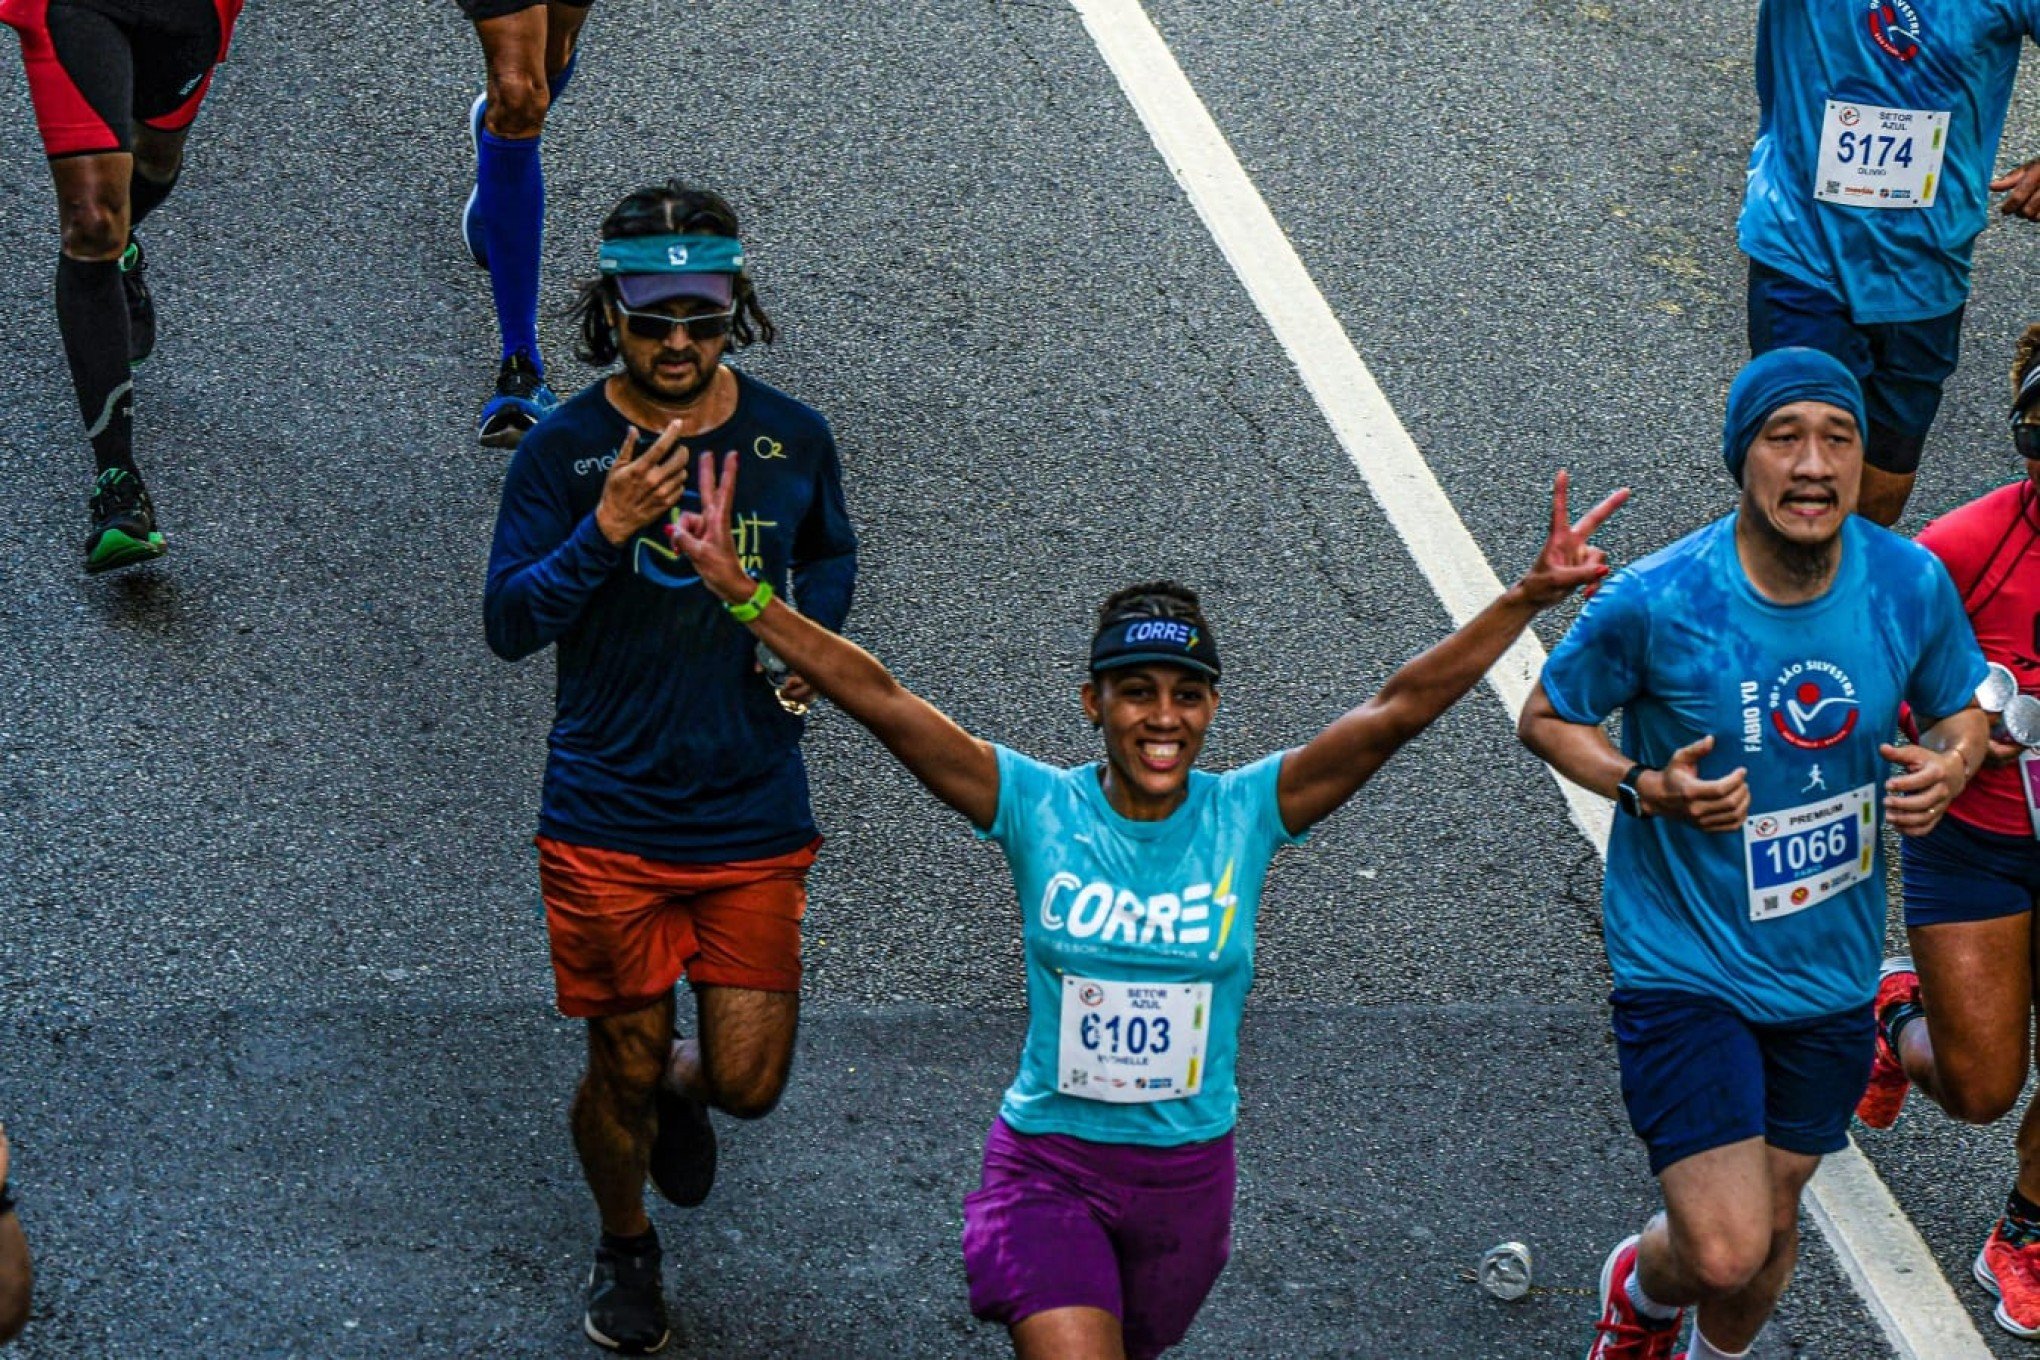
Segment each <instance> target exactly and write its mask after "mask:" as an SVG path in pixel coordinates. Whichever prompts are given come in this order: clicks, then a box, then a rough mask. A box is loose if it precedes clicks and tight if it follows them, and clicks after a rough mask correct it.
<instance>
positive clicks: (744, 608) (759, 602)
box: [723, 581, 772, 623]
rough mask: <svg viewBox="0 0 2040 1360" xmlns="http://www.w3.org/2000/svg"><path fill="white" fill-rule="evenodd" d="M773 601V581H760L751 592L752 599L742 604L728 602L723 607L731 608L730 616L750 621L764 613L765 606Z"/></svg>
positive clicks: (742, 620)
mask: <svg viewBox="0 0 2040 1360" xmlns="http://www.w3.org/2000/svg"><path fill="white" fill-rule="evenodd" d="M771 603H772V583H771V582H770V581H760V582H759V583H758V588H757V589H756V590H754V591H752V592H751V598H750V599H748V600H746V601H744V602H743V603H742V604H729V603H727V602H726V603H724V605H723V608H724V609H727V610H729V611H730V617H731V618H733V619H735V620H736V621H737V622H738V623H749V622H750V621H751V620H752V619H755V618H757V617H758V616H759V615H760V614H762V613H764V612H765V606H766V605H768V604H771Z"/></svg>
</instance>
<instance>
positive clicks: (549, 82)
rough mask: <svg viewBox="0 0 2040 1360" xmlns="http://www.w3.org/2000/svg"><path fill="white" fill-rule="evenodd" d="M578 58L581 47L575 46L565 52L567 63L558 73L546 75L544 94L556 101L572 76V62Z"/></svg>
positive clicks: (565, 90)
mask: <svg viewBox="0 0 2040 1360" xmlns="http://www.w3.org/2000/svg"><path fill="white" fill-rule="evenodd" d="M580 59H581V49H580V48H579V47H576V48H575V49H574V50H573V51H572V52H569V53H568V54H567V64H566V65H565V66H562V67H561V68H560V73H559V74H558V75H556V76H547V77H546V78H545V88H546V94H547V96H548V97H549V98H550V99H552V100H553V101H554V102H557V101H558V100H559V97H560V96H561V95H563V94H565V93H566V92H567V82H568V81H570V80H572V79H573V78H574V63H575V62H577V61H579V60H580Z"/></svg>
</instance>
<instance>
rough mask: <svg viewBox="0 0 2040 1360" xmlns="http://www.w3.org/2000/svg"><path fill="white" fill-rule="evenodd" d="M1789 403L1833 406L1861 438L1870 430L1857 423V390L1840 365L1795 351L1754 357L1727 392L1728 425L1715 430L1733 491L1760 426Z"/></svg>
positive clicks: (1860, 419)
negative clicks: (1850, 420)
mask: <svg viewBox="0 0 2040 1360" xmlns="http://www.w3.org/2000/svg"><path fill="white" fill-rule="evenodd" d="M1795 401H1824V402H1826V403H1827V404H1828V405H1830V406H1839V407H1841V408H1842V409H1843V410H1844V411H1847V412H1848V413H1849V414H1850V415H1852V416H1854V417H1856V429H1857V430H1858V431H1859V432H1860V433H1862V434H1863V435H1864V436H1865V437H1868V435H1869V433H1870V424H1869V422H1868V421H1866V420H1865V419H1864V418H1863V388H1862V386H1861V385H1860V384H1858V383H1857V381H1856V375H1855V374H1853V373H1851V372H1849V370H1848V369H1847V368H1845V367H1843V365H1842V361H1841V360H1839V359H1837V358H1835V357H1834V356H1833V355H1831V354H1827V353H1824V352H1822V351H1821V350H1817V349H1806V348H1803V347H1799V346H1794V347H1792V348H1790V349H1774V350H1771V351H1770V352H1768V353H1766V354H1759V355H1758V356H1757V357H1756V358H1754V359H1752V360H1750V361H1749V362H1748V363H1747V364H1744V365H1743V371H1742V372H1740V373H1738V374H1736V375H1735V382H1734V384H1733V385H1732V386H1730V387H1729V389H1728V419H1727V420H1725V421H1723V422H1722V426H1721V460H1722V461H1723V462H1725V463H1727V464H1728V471H1729V475H1730V476H1732V477H1734V478H1735V484H1736V485H1737V486H1741V485H1742V474H1743V463H1744V462H1745V461H1746V460H1747V459H1748V458H1749V456H1750V445H1752V444H1754V443H1756V442H1757V435H1758V433H1759V432H1761V431H1762V430H1763V428H1764V422H1765V421H1767V420H1769V419H1770V418H1771V413H1772V412H1773V411H1775V410H1777V409H1778V408H1779V407H1780V406H1790V405H1791V404H1792V403H1793V402H1795Z"/></svg>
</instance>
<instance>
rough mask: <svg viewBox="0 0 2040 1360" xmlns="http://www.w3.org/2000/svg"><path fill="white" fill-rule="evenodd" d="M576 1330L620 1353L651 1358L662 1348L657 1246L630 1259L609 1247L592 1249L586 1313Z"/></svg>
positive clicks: (668, 1334)
mask: <svg viewBox="0 0 2040 1360" xmlns="http://www.w3.org/2000/svg"><path fill="white" fill-rule="evenodd" d="M581 1330H582V1331H584V1332H586V1333H587V1334H588V1339H589V1340H590V1341H592V1342H594V1343H595V1344H596V1345H598V1346H602V1347H604V1348H606V1349H608V1350H612V1351H615V1352H617V1353H618V1354H619V1355H653V1354H656V1353H657V1352H659V1351H662V1350H664V1349H665V1348H666V1343H667V1342H668V1341H669V1340H671V1339H672V1336H673V1331H672V1328H670V1327H668V1326H667V1325H666V1295H665V1290H664V1288H663V1286H662V1285H661V1283H660V1280H659V1247H658V1243H657V1242H656V1241H655V1242H654V1243H653V1244H652V1248H651V1250H649V1251H647V1252H645V1253H643V1254H642V1255H630V1254H626V1253H624V1252H620V1251H617V1250H615V1249H613V1248H612V1247H610V1246H609V1244H608V1242H607V1240H606V1239H605V1240H604V1241H603V1242H601V1243H600V1244H598V1245H597V1246H596V1248H595V1265H594V1268H593V1269H591V1270H590V1271H589V1272H588V1311H587V1313H586V1314H585V1315H583V1317H582V1318H581Z"/></svg>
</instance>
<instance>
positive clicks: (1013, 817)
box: [982, 746, 1303, 1147]
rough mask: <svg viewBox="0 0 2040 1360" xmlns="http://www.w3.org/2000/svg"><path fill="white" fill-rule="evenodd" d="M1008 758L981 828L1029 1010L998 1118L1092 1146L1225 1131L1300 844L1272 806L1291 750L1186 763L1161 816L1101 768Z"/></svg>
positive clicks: (1005, 754) (1160, 1143)
mask: <svg viewBox="0 0 2040 1360" xmlns="http://www.w3.org/2000/svg"><path fill="white" fill-rule="evenodd" d="M998 755H999V810H998V814H997V816H996V817H995V818H994V819H993V821H992V826H991V829H990V830H989V831H986V832H984V833H982V834H983V835H984V836H985V838H986V839H988V840H992V841H996V842H997V843H998V845H999V847H1000V848H1001V849H1002V850H1004V851H1005V852H1006V861H1007V863H1008V864H1009V865H1011V866H1012V870H1013V885H1014V888H1015V889H1016V890H1017V892H1018V894H1019V898H1020V909H1021V911H1022V913H1023V916H1024V922H1025V942H1026V948H1027V1009H1028V1022H1027V1045H1026V1048H1025V1050H1024V1051H1023V1052H1022V1054H1021V1057H1020V1074H1019V1076H1018V1077H1016V1078H1015V1079H1014V1081H1013V1085H1012V1086H1011V1087H1010V1088H1009V1089H1008V1090H1007V1092H1006V1099H1005V1102H1004V1104H1003V1105H1001V1106H1000V1109H999V1114H1000V1116H1001V1117H1002V1118H1003V1119H1004V1120H1005V1121H1006V1122H1007V1123H1008V1124H1009V1125H1011V1126H1012V1127H1013V1128H1015V1129H1018V1130H1019V1131H1020V1132H1022V1133H1030V1134H1044V1133H1059V1134H1067V1135H1070V1136H1072V1137H1076V1138H1085V1139H1089V1140H1090V1141H1092V1142H1097V1143H1136V1144H1141V1145H1144V1146H1149V1147H1171V1146H1174V1145H1176V1144H1179V1143H1195V1142H1202V1141H1204V1140H1206V1139H1210V1138H1218V1137H1221V1136H1223V1135H1224V1134H1225V1133H1226V1132H1228V1131H1229V1130H1230V1129H1231V1128H1232V1126H1233V1121H1234V1119H1235V1118H1236V1117H1237V1115H1238V1113H1239V1090H1238V1088H1237V1087H1236V1086H1235V1085H1234V1084H1233V1066H1234V1060H1235V1058H1236V1057H1237V1055H1238V1052H1239V1032H1240V1014H1241V1012H1242V1010H1243V1009H1244V1008H1245V1006H1246V1000H1247V989H1248V988H1249V987H1251V986H1252V985H1253V981H1254V924H1255V917H1256V915H1257V914H1258V912H1259V909H1260V905H1261V884H1262V880H1263V879H1264V878H1265V877H1266V876H1267V872H1268V862H1269V861H1270V860H1271V859H1273V858H1274V856H1275V852H1276V851H1277V850H1278V849H1280V848H1281V847H1283V846H1285V845H1292V844H1296V843H1299V842H1301V841H1302V840H1303V837H1302V836H1300V835H1297V836H1292V835H1291V834H1290V833H1289V832H1288V831H1287V830H1286V829H1285V828H1284V827H1283V825H1282V815H1281V812H1280V809H1279V808H1278V806H1277V802H1276V781H1277V779H1278V778H1279V777H1280V775H1281V770H1282V756H1281V754H1280V753H1277V754H1275V755H1271V756H1268V757H1266V758H1265V759H1262V760H1258V761H1256V762H1254V763H1253V764H1252V765H1248V766H1246V767H1245V768H1243V769H1238V770H1232V771H1229V772H1228V773H1225V774H1219V775H1213V774H1205V773H1203V772H1202V771H1198V770H1193V771H1191V773H1190V788H1189V793H1188V796H1187V797H1186V798H1185V799H1184V800H1183V805H1182V806H1181V807H1179V808H1177V809H1176V810H1175V811H1174V812H1173V813H1171V814H1170V815H1169V816H1168V817H1167V818H1165V819H1164V820H1162V821H1159V822H1136V821H1129V820H1128V819H1127V818H1125V817H1122V816H1120V815H1119V814H1118V813H1117V812H1115V811H1114V810H1113V809H1112V805H1111V804H1110V803H1109V802H1107V801H1106V798H1105V791H1104V789H1103V788H1102V787H1101V786H1100V785H1099V782H1098V766H1097V765H1095V764H1091V765H1081V766H1078V767H1077V768H1075V769H1060V768H1058V767H1056V766H1053V765H1044V764H1042V763H1041V762H1040V761H1036V760H1030V759H1028V758H1027V757H1026V756H1023V755H1020V754H1018V753H1017V752H1014V751H1010V750H1008V749H1006V748H1005V747H1003V746H1002V747H999V748H998ZM1204 988H1208V989H1209V992H1208V1001H1207V1000H1206V999H1205V993H1204V992H1203V990H1202V989H1204ZM1164 993H1168V994H1169V995H1168V996H1166V997H1165V996H1164V995H1163V994H1164ZM1192 997H1195V998H1197V1000H1196V1002H1195V1003H1194V1004H1193V1003H1192V1001H1191V1000H1190V999H1189V998H1192ZM1207 1006H1208V1009H1207ZM1065 1007H1068V1008H1070V1013H1069V1014H1068V1015H1067V1016H1066V1015H1065V1013H1064V1011H1065ZM1066 1033H1067V1037H1066ZM1066 1045H1067V1046H1068V1051H1067V1052H1065V1046H1066ZM1200 1048H1201V1056H1193V1055H1194V1054H1196V1052H1197V1050H1199V1049H1200ZM1065 1059H1069V1061H1065ZM1162 1074H1166V1075H1162ZM1192 1086H1194V1087H1195V1093H1194V1094H1191V1095H1183V1094H1180V1092H1181V1091H1183V1090H1185V1089H1188V1088H1190V1087H1192ZM1079 1092H1082V1093H1079ZM1101 1097H1109V1098H1101ZM1154 1097H1159V1098H1154Z"/></svg>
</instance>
